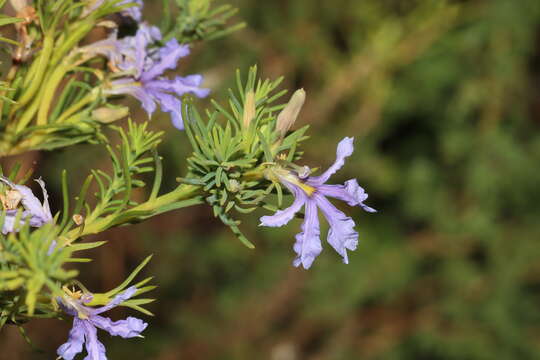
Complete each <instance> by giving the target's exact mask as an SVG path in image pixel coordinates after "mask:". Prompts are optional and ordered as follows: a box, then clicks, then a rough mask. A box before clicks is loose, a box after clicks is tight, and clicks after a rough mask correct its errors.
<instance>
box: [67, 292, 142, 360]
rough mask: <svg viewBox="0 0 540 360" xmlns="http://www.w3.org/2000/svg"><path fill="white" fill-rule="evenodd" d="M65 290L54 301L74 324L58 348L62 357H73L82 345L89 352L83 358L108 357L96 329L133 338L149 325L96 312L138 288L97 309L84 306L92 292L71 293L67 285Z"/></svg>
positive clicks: (130, 318)
mask: <svg viewBox="0 0 540 360" xmlns="http://www.w3.org/2000/svg"><path fill="white" fill-rule="evenodd" d="M64 291H65V292H66V295H64V297H62V298H58V299H57V301H58V303H59V304H60V306H61V308H62V310H64V312H66V313H67V314H69V315H71V316H73V327H72V328H71V331H70V332H69V338H68V341H67V342H66V343H65V344H63V345H61V346H60V347H59V348H58V350H57V354H58V356H59V357H60V358H62V359H64V360H72V359H73V358H75V356H76V355H77V354H78V353H80V352H82V349H83V345H84V346H85V347H86V352H87V353H88V356H86V357H85V360H107V356H106V355H105V346H104V345H103V344H102V343H101V342H100V341H99V340H98V338H97V328H100V329H103V330H105V331H107V332H108V333H109V334H111V335H113V336H120V337H123V338H132V337H137V336H138V337H141V332H142V331H143V330H144V329H146V327H147V326H148V324H147V323H145V322H144V321H142V320H141V319H137V318H134V317H131V316H130V317H128V318H127V319H125V320H118V321H112V320H111V319H110V318H107V317H103V316H100V315H99V314H101V313H103V312H105V311H108V310H110V309H112V308H114V307H116V306H118V305H120V304H121V303H122V302H124V301H126V300H128V299H129V298H131V297H132V296H133V295H134V294H135V292H136V291H137V288H136V287H135V286H132V287H130V288H128V289H126V291H124V292H122V293H120V294H118V295H116V296H115V297H114V298H113V299H112V300H111V302H109V303H108V304H107V305H105V306H102V307H99V308H91V307H88V306H85V305H84V304H85V303H88V302H89V301H91V300H92V296H91V295H87V294H81V292H79V291H77V292H72V291H69V290H68V289H67V288H64Z"/></svg>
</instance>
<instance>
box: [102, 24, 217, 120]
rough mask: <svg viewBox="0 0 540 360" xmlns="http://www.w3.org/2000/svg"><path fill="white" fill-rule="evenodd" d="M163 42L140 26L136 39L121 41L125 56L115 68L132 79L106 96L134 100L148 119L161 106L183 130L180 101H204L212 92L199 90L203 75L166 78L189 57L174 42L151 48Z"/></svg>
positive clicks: (113, 84) (113, 85) (124, 80)
mask: <svg viewBox="0 0 540 360" xmlns="http://www.w3.org/2000/svg"><path fill="white" fill-rule="evenodd" d="M160 39H161V34H160V33H159V30H158V29H157V28H154V27H148V26H146V25H141V26H140V28H139V30H138V31H137V34H136V35H135V36H134V37H129V38H124V39H121V40H119V41H120V42H121V43H120V46H119V49H120V55H122V56H121V60H120V61H118V62H117V64H116V66H117V67H118V69H120V70H121V71H123V72H126V73H128V74H130V76H126V77H122V78H120V79H117V80H114V81H112V82H111V86H110V88H109V89H107V90H106V91H105V92H106V93H107V94H113V95H120V94H128V95H131V96H133V97H135V98H136V99H138V100H139V101H140V102H141V104H142V107H143V108H144V110H146V112H147V113H148V115H149V116H151V115H152V114H153V113H154V111H155V110H156V108H157V104H159V106H160V108H161V110H162V111H164V112H168V113H170V114H171V120H172V123H173V125H174V126H175V127H176V128H178V129H183V128H184V125H183V121H182V113H181V108H182V102H181V100H180V97H181V96H182V95H184V94H186V93H192V94H194V95H196V96H198V97H205V96H207V95H208V94H209V92H210V91H209V90H208V89H202V88H200V87H199V86H200V85H201V83H202V80H203V78H202V76H201V75H189V76H186V77H181V76H176V77H175V78H173V79H169V78H166V77H164V76H163V73H164V72H165V71H167V70H170V69H174V68H176V65H177V63H178V60H180V58H182V57H185V56H187V55H188V54H189V46H188V45H181V44H179V43H178V41H177V40H176V39H172V40H169V41H168V42H167V43H165V45H164V46H163V47H161V48H157V49H152V48H150V49H149V48H148V47H149V46H150V44H152V43H153V42H155V41H157V40H160Z"/></svg>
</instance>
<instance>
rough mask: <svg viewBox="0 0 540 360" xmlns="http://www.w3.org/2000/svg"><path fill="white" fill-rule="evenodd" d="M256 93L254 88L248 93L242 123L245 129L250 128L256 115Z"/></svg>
mask: <svg viewBox="0 0 540 360" xmlns="http://www.w3.org/2000/svg"><path fill="white" fill-rule="evenodd" d="M255 112H256V109H255V93H254V92H253V90H249V91H248V92H247V94H246V101H245V102H244V114H243V117H242V124H243V125H244V128H245V129H248V128H249V123H250V122H251V120H253V118H254V117H255Z"/></svg>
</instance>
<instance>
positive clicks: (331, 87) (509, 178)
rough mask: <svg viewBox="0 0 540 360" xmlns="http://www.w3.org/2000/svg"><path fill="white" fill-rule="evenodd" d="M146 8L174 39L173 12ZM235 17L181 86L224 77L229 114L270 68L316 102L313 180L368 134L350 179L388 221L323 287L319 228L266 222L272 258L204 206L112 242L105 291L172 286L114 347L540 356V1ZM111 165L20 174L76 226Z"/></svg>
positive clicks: (100, 258)
mask: <svg viewBox="0 0 540 360" xmlns="http://www.w3.org/2000/svg"><path fill="white" fill-rule="evenodd" d="M145 3H146V4H147V6H146V9H145V12H146V15H147V18H148V19H149V20H150V21H152V22H159V21H160V5H159V4H160V2H159V1H155V2H151V1H148V0H147V1H145ZM229 3H231V4H233V5H235V6H237V7H238V8H239V9H240V12H239V16H238V19H243V20H245V21H246V22H247V24H248V27H247V28H246V29H244V30H242V31H240V32H237V33H235V34H234V35H232V36H229V37H228V38H226V39H220V40H216V41H213V42H210V43H205V44H201V45H199V46H196V47H195V48H194V51H193V54H192V56H191V57H190V58H189V59H188V60H187V61H184V62H183V63H181V66H180V70H179V72H180V73H181V74H188V73H195V72H200V73H202V74H204V75H205V76H206V85H207V86H209V87H211V88H212V89H213V96H214V98H216V99H218V100H223V99H225V96H226V89H227V88H228V87H231V86H233V80H234V70H235V69H236V68H240V69H247V67H248V66H249V65H252V64H254V63H257V64H258V65H259V67H260V69H261V73H262V75H263V76H265V77H277V76H281V75H284V76H285V82H284V85H283V87H285V88H288V89H290V90H293V89H295V88H298V87H303V88H305V90H306V91H307V94H308V98H307V103H306V105H305V107H304V110H303V111H302V113H301V116H300V119H299V123H298V124H297V126H301V125H305V124H311V132H310V135H311V140H310V141H308V142H306V143H305V146H304V149H305V152H306V156H305V158H304V162H305V164H307V165H310V166H314V167H316V166H321V167H323V168H324V167H326V166H328V165H329V164H330V163H331V162H332V161H333V158H334V154H335V146H336V144H337V142H338V141H339V140H341V139H342V138H343V137H344V136H354V137H355V138H356V152H355V154H354V155H353V156H352V157H351V158H350V159H349V161H348V162H347V164H346V166H345V167H344V168H343V169H342V170H341V171H340V172H339V173H338V174H336V175H335V176H334V178H333V180H334V182H336V183H337V182H342V181H344V180H347V179H349V178H353V177H356V178H358V180H359V183H360V184H362V185H363V186H364V187H365V188H366V189H367V191H368V193H369V194H370V198H369V201H368V204H369V205H370V206H373V207H375V208H376V209H378V210H379V213H377V214H367V213H364V212H362V211H361V210H360V209H357V208H355V209H347V211H348V213H349V214H351V216H353V218H354V219H355V221H356V223H357V228H358V230H359V232H360V246H359V248H358V250H357V251H355V252H353V253H351V254H350V264H349V265H344V264H342V263H341V261H340V258H339V256H338V255H337V254H336V253H335V252H334V251H333V250H332V249H330V247H329V246H327V245H326V246H324V247H325V251H323V253H322V254H321V256H320V257H319V258H318V259H317V261H316V262H315V264H314V266H313V267H312V269H310V270H309V271H305V270H302V269H296V268H293V267H292V265H291V261H292V259H293V257H294V254H293V251H292V244H293V241H294V234H295V233H297V232H298V231H299V226H300V221H299V220H295V221H293V222H291V224H289V225H288V226H286V227H284V228H282V229H269V228H259V227H258V226H257V224H258V217H259V216H260V215H263V214H265V212H263V211H261V212H259V213H255V214H252V216H244V218H243V225H242V229H243V231H245V233H246V235H248V237H249V238H250V239H251V241H252V242H254V243H255V244H256V246H257V248H256V249H255V250H253V251H252V250H248V249H247V248H245V247H244V246H242V245H241V244H240V243H239V242H238V241H237V240H236V239H235V237H234V236H233V235H232V234H231V233H230V232H229V230H228V229H227V228H226V227H224V226H223V225H221V224H220V222H219V221H217V220H215V219H213V218H212V215H211V212H210V211H209V209H207V208H205V207H203V206H201V207H197V208H193V209H188V210H184V211H182V210H180V211H177V212H174V213H171V214H166V215H163V216H160V217H158V218H155V219H152V220H150V221H148V222H146V223H143V224H139V225H134V226H130V227H124V228H118V229H114V230H111V231H109V232H107V233H105V234H102V235H100V236H99V238H100V239H107V240H110V242H109V243H108V244H107V245H105V246H103V247H102V248H100V249H97V250H93V251H91V252H89V254H88V255H89V256H94V257H95V261H94V262H93V263H91V264H82V265H80V266H79V269H80V270H81V279H82V280H83V282H84V283H85V284H86V285H87V286H88V287H89V288H90V289H91V290H93V291H97V292H99V291H106V290H108V289H110V288H111V287H113V286H115V285H116V284H118V283H119V282H121V281H122V280H123V277H124V276H126V274H128V273H129V271H130V270H131V269H133V268H134V267H135V266H136V264H137V263H138V262H140V261H141V260H142V259H143V258H144V257H145V255H146V254H148V253H154V254H155V257H154V259H153V261H152V262H151V264H150V265H149V267H148V268H147V269H146V271H145V274H150V275H155V276H156V278H155V282H156V283H157V284H159V288H158V289H157V290H156V291H155V293H154V295H155V297H156V298H157V299H159V301H158V302H156V303H155V304H152V305H150V307H149V308H150V310H151V311H153V312H154V313H155V317H154V318H151V319H148V318H146V319H145V320H148V321H149V322H150V324H151V325H150V326H149V328H148V329H147V330H146V331H145V335H146V339H144V340H142V339H131V340H122V339H117V338H111V337H110V336H108V335H107V334H104V333H103V334H101V335H100V338H101V340H102V341H103V342H104V343H105V344H106V346H107V348H108V355H109V358H110V359H135V360H136V359H159V360H173V359H189V360H207V359H208V360H210V359H270V360H296V359H298V360H300V359H302V360H303V359H309V360H325V359H331V360H333V359H336V360H341V359H343V360H348V359H381V360H382V359H384V360H386V359H414V360H424V359H426V360H427V359H429V360H438V359H441V360H449V359H474V360H476V359H490V360H491V359H503V360H504V359H520V360H525V359H540V261H539V260H538V259H540V221H539V220H540V205H539V204H540V189H539V187H540V166H539V165H540V133H539V130H540V115H539V114H540V1H537V0H512V1H509V0H490V1H487V0H468V1H467V0H462V1H457V0H456V1H439V0H416V1H415V0H334V1H322V0H294V1H293V0H272V1H255V0H235V1H229ZM131 104H132V105H133V108H134V109H135V108H137V109H138V108H139V106H138V104H137V103H136V102H135V101H134V102H132V103H131ZM204 105H205V103H204V101H201V102H200V106H201V107H202V106H204ZM136 115H137V116H138V117H139V118H140V119H144V118H145V114H144V113H143V112H142V111H141V110H137V111H136ZM152 125H153V126H155V127H158V128H162V129H164V130H167V134H166V140H165V142H164V144H163V145H162V146H161V152H162V155H163V156H164V158H165V159H166V162H165V169H166V174H168V175H167V176H168V179H167V183H166V186H168V187H170V188H172V187H173V186H174V184H175V180H174V179H175V177H176V176H180V175H182V173H183V172H184V171H185V162H184V158H185V157H186V155H187V154H188V153H189V149H188V145H187V141H186V138H185V136H184V134H182V133H180V132H177V131H176V130H174V129H173V128H172V126H171V125H170V123H169V120H168V118H167V116H157V117H155V118H154V119H153V120H152ZM105 156H106V155H105V152H104V151H103V150H101V149H99V148H98V147H93V146H88V145H84V146H76V147H74V148H70V149H67V150H64V151H61V152H57V153H32V154H29V155H27V156H25V157H22V158H21V157H19V158H16V159H8V160H4V164H6V163H8V164H9V163H12V162H13V161H15V160H21V159H22V160H24V161H25V163H26V166H33V167H35V168H36V173H37V174H39V175H41V176H43V177H44V178H45V179H47V180H48V182H49V183H50V184H51V185H50V188H51V191H52V192H53V199H55V201H56V205H54V206H53V207H54V208H55V210H58V209H59V208H60V205H59V204H60V201H61V200H60V191H59V190H60V179H59V174H60V171H61V170H62V169H63V168H66V169H68V170H69V171H70V173H71V176H72V178H71V182H72V184H80V183H82V181H83V177H84V176H85V175H86V173H87V166H88V165H91V166H94V167H98V168H103V167H106V166H107V160H106V157H105ZM321 233H323V234H324V233H325V231H324V229H322V232H321ZM127 313H130V315H137V314H132V313H131V312H128V311H125V310H122V309H120V310H115V311H114V312H113V314H111V316H112V317H115V318H117V317H119V316H122V315H124V316H125V315H126V314H127ZM70 326H71V325H70V324H69V323H67V322H65V323H64V322H60V321H56V320H42V321H34V322H32V323H30V324H28V325H27V326H26V327H25V328H26V330H27V332H28V335H29V336H30V338H32V340H33V343H34V345H35V347H36V348H38V349H41V350H43V351H44V352H43V353H40V352H37V351H35V350H32V349H31V348H30V347H29V346H28V345H27V344H26V343H25V342H24V340H23V339H22V337H21V336H20V335H19V334H18V330H17V329H13V328H8V329H7V331H4V332H3V333H2V335H1V336H0V349H1V350H0V351H1V352H0V358H1V359H15V360H17V359H51V358H53V354H54V351H55V348H56V347H57V346H58V345H60V344H61V343H63V342H64V341H65V338H66V337H67V334H68V331H69V328H70ZM7 354H9V355H7Z"/></svg>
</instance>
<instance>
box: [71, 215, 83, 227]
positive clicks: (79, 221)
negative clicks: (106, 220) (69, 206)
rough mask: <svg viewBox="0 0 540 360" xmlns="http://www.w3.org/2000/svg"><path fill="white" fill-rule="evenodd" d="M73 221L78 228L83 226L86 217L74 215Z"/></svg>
mask: <svg viewBox="0 0 540 360" xmlns="http://www.w3.org/2000/svg"><path fill="white" fill-rule="evenodd" d="M72 219H73V222H74V223H75V224H76V225H77V226H79V225H81V224H82V223H83V222H84V216H82V215H81V214H75V215H73V217H72Z"/></svg>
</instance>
